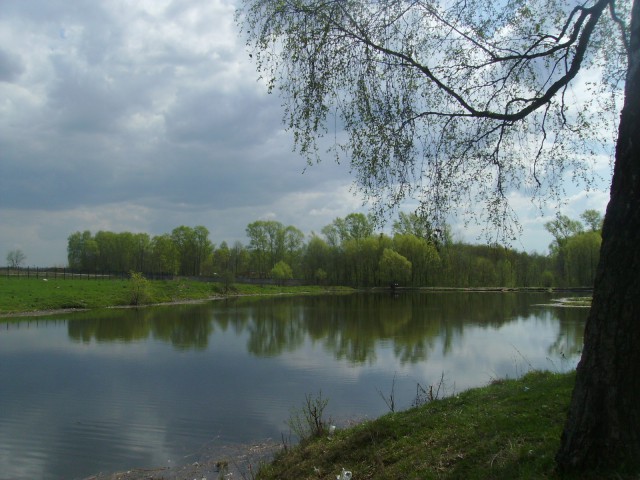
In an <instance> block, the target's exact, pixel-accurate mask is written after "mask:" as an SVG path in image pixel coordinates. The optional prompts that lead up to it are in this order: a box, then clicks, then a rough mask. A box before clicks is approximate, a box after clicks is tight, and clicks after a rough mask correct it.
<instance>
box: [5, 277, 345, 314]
mask: <svg viewBox="0 0 640 480" xmlns="http://www.w3.org/2000/svg"><path fill="white" fill-rule="evenodd" d="M147 288H148V291H147V295H146V302H145V303H165V302H181V301H189V300H201V299H207V298H212V297H215V296H222V295H275V294H283V293H289V294H291V293H293V294H303V293H325V292H327V289H326V288H324V287H315V286H304V287H278V286H274V285H266V286H259V285H244V284H235V285H233V286H232V288H231V289H230V291H229V292H227V293H225V292H224V288H223V285H222V284H219V283H206V282H195V281H189V280H181V279H176V280H157V281H149V282H148V287H147ZM131 289H132V286H131V283H130V281H129V280H87V279H82V280H80V279H61V278H57V279H53V278H52V279H47V281H44V280H43V279H42V278H40V279H37V278H25V277H20V278H18V277H0V314H4V315H6V314H15V313H28V312H36V311H44V310H60V309H68V308H89V309H93V308H104V307H112V306H124V305H129V304H130V303H131V297H132V291H131ZM343 290H344V289H332V291H343Z"/></svg>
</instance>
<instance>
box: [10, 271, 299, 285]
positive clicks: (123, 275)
mask: <svg viewBox="0 0 640 480" xmlns="http://www.w3.org/2000/svg"><path fill="white" fill-rule="evenodd" d="M142 275H143V276H144V277H145V278H146V279H148V280H173V279H175V278H185V279H188V280H192V281H196V282H224V281H225V280H224V279H223V278H221V277H220V276H199V277H197V276H187V277H176V276H175V275H173V274H169V273H145V272H142ZM130 276H131V275H130V273H129V272H97V271H96V272H82V271H78V270H73V269H70V268H66V267H46V268H43V267H18V268H12V267H0V277H8V278H42V279H63V280H66V279H81V280H127V279H128V278H129V277H130ZM232 283H246V284H252V285H284V286H300V285H307V284H308V282H305V281H304V280H301V279H288V280H284V281H283V280H275V279H272V278H254V277H251V276H245V275H239V276H236V277H235V278H234V279H233V282H232Z"/></svg>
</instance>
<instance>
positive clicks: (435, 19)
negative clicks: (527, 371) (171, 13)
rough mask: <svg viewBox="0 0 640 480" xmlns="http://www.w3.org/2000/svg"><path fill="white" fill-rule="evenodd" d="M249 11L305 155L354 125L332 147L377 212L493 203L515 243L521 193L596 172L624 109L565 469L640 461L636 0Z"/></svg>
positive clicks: (639, 38)
mask: <svg viewBox="0 0 640 480" xmlns="http://www.w3.org/2000/svg"><path fill="white" fill-rule="evenodd" d="M239 19H240V23H241V25H242V28H243V31H245V32H247V35H248V43H249V44H250V45H252V46H253V47H254V51H253V54H254V58H255V59H256V62H257V65H258V68H259V70H260V73H261V75H263V76H264V77H265V78H266V80H267V84H268V85H269V88H270V89H275V88H277V89H278V91H279V92H280V93H281V95H282V98H283V103H284V108H285V122H286V124H287V125H288V126H289V127H290V128H291V129H292V130H293V131H294V139H295V146H296V148H297V149H298V151H299V152H301V153H302V154H303V155H304V156H305V157H306V158H307V161H309V162H314V161H318V160H320V158H321V155H322V153H323V152H324V149H320V148H319V140H318V139H319V138H321V137H323V135H325V134H327V133H328V132H329V127H328V125H337V124H340V125H343V126H344V130H345V131H344V134H341V135H337V134H336V133H337V132H332V133H331V138H334V139H335V140H334V141H335V142H336V143H337V142H338V139H345V140H344V142H343V143H339V144H338V143H337V144H336V145H335V149H334V150H335V152H336V155H340V154H341V153H343V154H344V157H345V158H346V159H348V161H349V162H350V164H351V168H352V171H353V172H354V174H355V176H356V182H357V183H358V185H359V186H360V188H361V190H362V191H363V192H364V194H365V195H368V196H369V197H370V198H371V199H372V200H373V201H374V202H376V203H375V206H376V207H378V209H380V210H383V211H386V209H387V208H388V207H389V205H390V206H392V207H393V206H397V205H399V204H400V203H401V202H402V201H403V200H404V199H405V198H407V197H414V198H417V199H418V200H419V202H420V208H422V209H423V210H424V211H425V213H427V214H428V217H429V218H431V219H433V220H434V223H435V224H440V225H442V224H444V219H445V218H446V212H447V210H448V209H449V207H451V206H455V207H457V208H460V209H462V211H464V210H465V209H466V211H467V212H469V213H474V212H477V211H478V206H479V205H482V206H483V207H484V208H483V209H482V211H481V214H480V215H479V218H480V221H484V222H486V224H487V225H488V233H489V234H491V233H492V232H494V231H496V229H498V233H497V235H499V236H501V237H506V238H513V235H514V234H515V233H517V232H514V231H513V229H512V228H510V225H512V222H511V220H512V219H513V216H514V214H513V211H512V210H511V208H510V206H509V202H508V198H509V195H508V194H509V192H510V190H511V189H512V188H524V189H527V190H529V191H533V193H534V194H536V195H538V196H537V198H541V199H544V198H548V197H551V198H555V199H558V198H559V197H560V196H562V194H563V192H562V188H561V184H560V182H559V179H563V178H564V175H563V173H565V172H567V171H570V172H572V174H573V175H574V176H578V177H580V176H581V175H582V176H583V178H584V179H585V181H588V180H589V178H588V172H589V169H588V165H587V163H588V162H589V161H590V157H591V155H590V152H591V150H592V146H593V142H594V141H598V140H600V139H601V138H602V136H601V132H600V131H599V130H602V127H603V125H602V121H601V118H602V117H601V115H602V114H603V113H605V114H606V113H607V112H608V113H611V114H612V115H610V116H609V117H608V118H609V119H610V120H611V122H610V124H609V125H610V126H612V127H613V125H614V122H615V121H616V120H614V119H617V118H619V126H618V139H617V145H616V160H615V165H614V172H613V181H612V186H611V200H610V202H609V206H608V208H607V213H606V215H605V221H604V225H603V233H602V250H601V256H600V263H599V267H598V271H597V274H596V280H595V287H594V299H593V303H592V308H591V310H590V314H589V319H588V321H587V327H586V333H585V348H584V350H583V355H582V359H581V362H580V364H579V366H578V373H577V379H576V387H575V389H574V393H573V396H572V401H571V407H570V411H569V414H568V419H567V423H566V425H565V428H564V432H563V436H562V442H561V447H560V450H559V452H558V455H557V464H558V469H559V470H560V471H561V472H568V471H584V470H591V469H593V468H594V467H598V468H600V467H601V468H606V467H620V468H623V469H624V470H628V471H633V472H637V471H638V470H640V437H639V436H638V433H637V432H638V431H640V385H639V384H638V378H640V372H639V371H638V368H640V367H638V366H639V365H640V349H638V348H636V346H637V345H638V344H639V343H640V323H639V322H638V321H637V319H638V318H640V302H639V301H638V300H637V299H638V298H640V282H637V281H636V279H637V271H638V265H640V251H639V250H638V248H637V245H638V244H639V243H640V215H638V214H637V211H638V209H637V208H635V206H636V205H637V204H638V203H639V202H640V183H639V182H640V162H638V161H637V159H638V158H640V142H637V141H636V139H637V138H638V137H639V136H640V120H638V118H639V116H640V0H632V1H625V0H586V1H584V2H578V1H577V0H571V1H570V2H568V3H567V2H556V1H548V0H529V1H513V2H506V3H505V2H493V1H483V0H471V1H465V2H444V3H433V2H404V1H395V0H388V1H378V2H367V1H364V0H363V1H358V0H349V1H344V2H342V1H325V0H282V1H277V2H274V1H271V0H244V2H243V8H242V9H241V10H240V12H239ZM583 73H584V74H583ZM592 73H595V74H601V77H600V82H598V83H593V84H590V85H589V86H590V87H591V88H594V89H595V91H594V92H591V93H590V95H589V96H588V98H586V100H585V101H584V102H569V101H568V97H567V96H566V94H567V92H568V91H569V89H570V87H571V86H572V85H575V84H577V83H578V82H579V81H580V80H581V79H583V78H585V77H589V76H590V75H589V74H592ZM579 74H581V75H579ZM621 84H624V105H623V107H622V113H621V115H620V116H619V117H618V115H617V111H616V110H617V105H618V103H617V101H619V100H621V95H620V89H619V85H621ZM606 92H608V93H609V94H608V95H607V94H605V93H606ZM594 103H597V104H596V105H594ZM336 118H338V120H339V121H334V119H336ZM341 133H342V132H341ZM603 141H606V140H603ZM585 172H586V173H585Z"/></svg>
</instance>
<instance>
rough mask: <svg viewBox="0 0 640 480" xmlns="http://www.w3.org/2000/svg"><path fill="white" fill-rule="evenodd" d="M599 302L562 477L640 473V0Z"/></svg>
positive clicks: (563, 450)
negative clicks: (605, 472) (606, 471)
mask: <svg viewBox="0 0 640 480" xmlns="http://www.w3.org/2000/svg"><path fill="white" fill-rule="evenodd" d="M628 68H629V70H628V73H627V80H626V85H625V102H624V107H623V110H622V114H621V117H620V127H619V132H618V143H617V146H616V159H615V166H614V173H613V181H612V185H611V198H610V201H609V206H608V207H607V212H606V215H605V221H604V227H603V231H602V247H601V253H600V263H599V265H598V270H597V273H596V279H595V285H594V292H593V304H592V307H591V311H590V313H589V317H588V320H587V325H586V329H585V337H584V339H585V344H584V350H583V353H582V359H581V360H580V363H579V365H578V369H577V376H576V385H575V389H574V391H573V396H572V399H571V406H570V409H569V415H568V418H567V422H566V424H565V427H564V432H563V434H562V440H561V446H560V450H559V451H558V454H557V456H556V462H557V466H558V470H559V471H561V472H572V471H585V470H592V469H595V470H598V469H615V470H616V471H618V472H638V471H640V0H634V2H633V7H632V19H631V43H630V55H629V67H628Z"/></svg>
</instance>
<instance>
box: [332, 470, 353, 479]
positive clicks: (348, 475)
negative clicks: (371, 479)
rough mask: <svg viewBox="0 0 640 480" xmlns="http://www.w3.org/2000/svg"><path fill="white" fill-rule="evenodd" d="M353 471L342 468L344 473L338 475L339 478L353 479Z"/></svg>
mask: <svg viewBox="0 0 640 480" xmlns="http://www.w3.org/2000/svg"><path fill="white" fill-rule="evenodd" d="M351 476H352V474H351V472H350V471H349V470H345V469H344V468H343V469H342V473H341V474H340V475H338V476H337V477H336V478H337V480H351Z"/></svg>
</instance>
